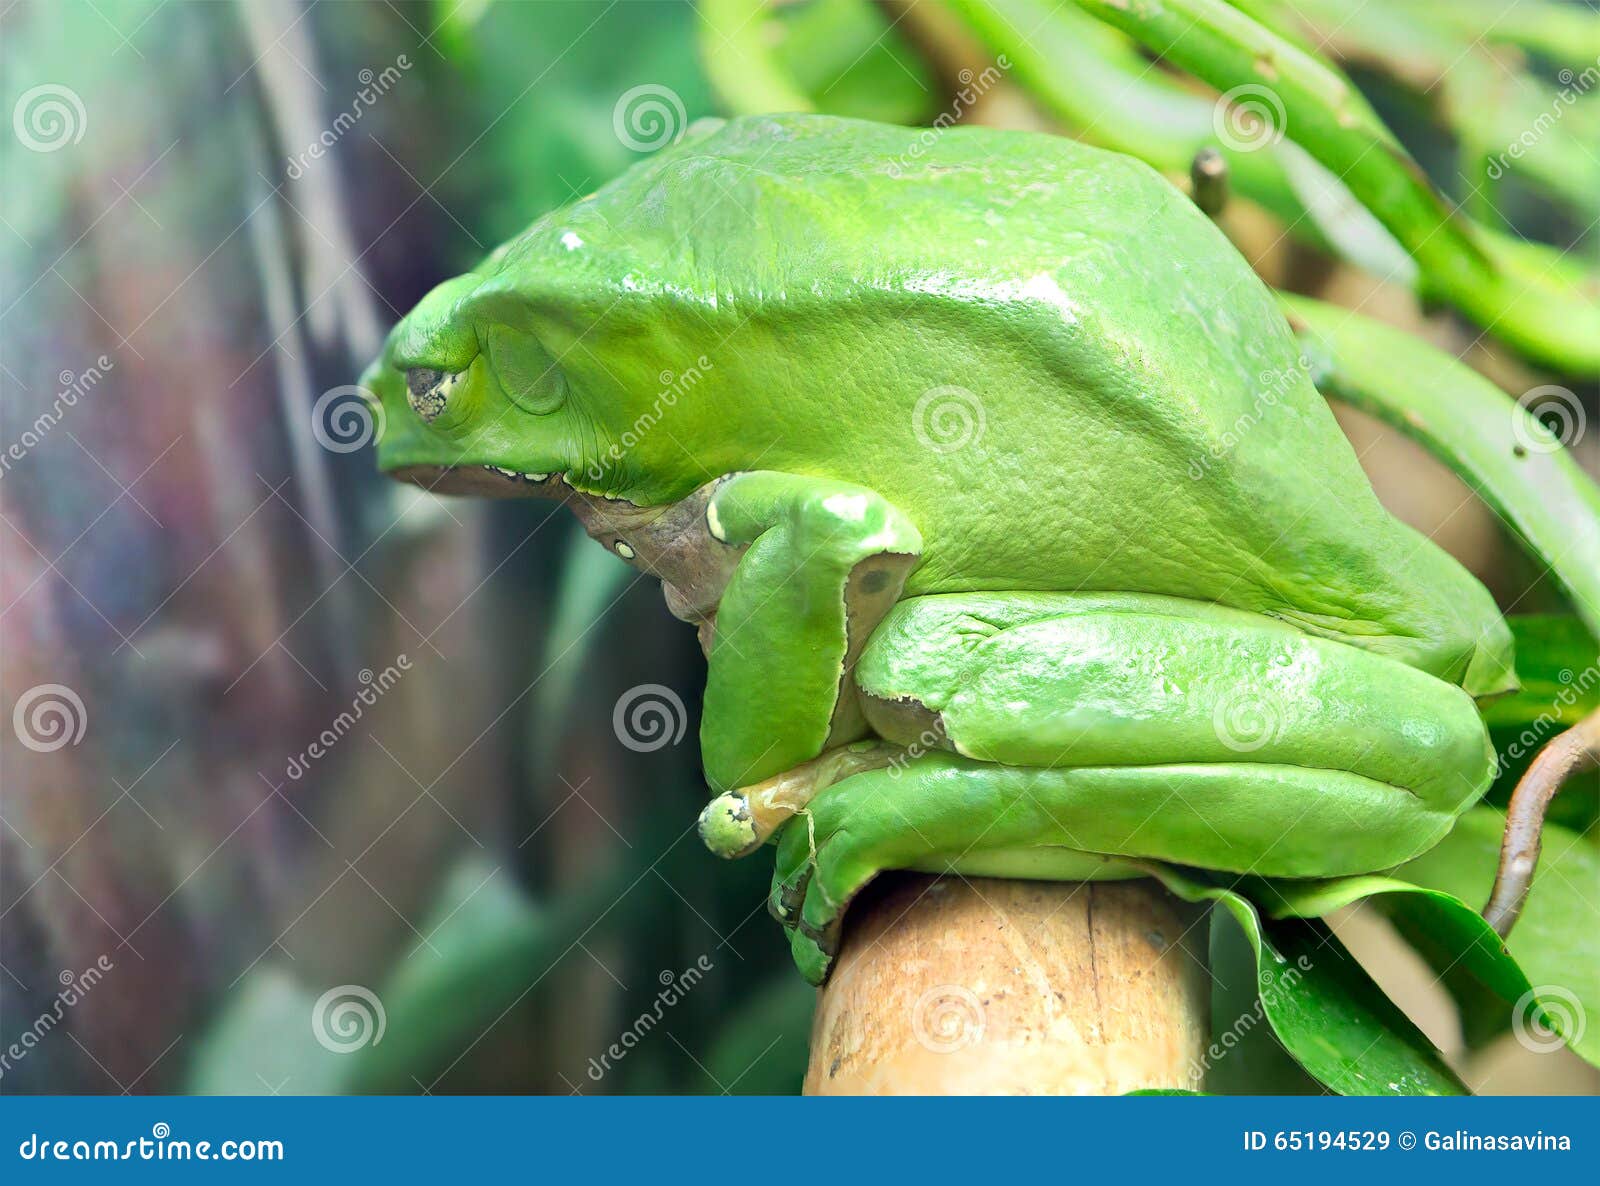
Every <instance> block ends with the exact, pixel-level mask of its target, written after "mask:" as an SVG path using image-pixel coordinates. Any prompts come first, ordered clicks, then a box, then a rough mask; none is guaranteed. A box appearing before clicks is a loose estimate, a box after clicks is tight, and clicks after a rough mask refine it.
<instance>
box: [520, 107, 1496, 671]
mask: <svg viewBox="0 0 1600 1186" xmlns="http://www.w3.org/2000/svg"><path fill="white" fill-rule="evenodd" d="M593 206H594V207H595V209H594V210H593V211H592V212H591V213H590V214H589V215H588V216H586V215H585V213H584V210H583V207H582V206H579V207H573V208H569V209H568V210H567V211H564V212H562V215H561V218H560V219H558V220H557V222H555V223H552V224H550V225H549V226H548V227H546V229H545V231H544V233H545V234H546V235H554V234H557V233H568V232H570V231H572V229H573V228H574V227H575V228H576V233H579V234H581V235H583V236H584V237H585V238H586V240H587V239H597V240H608V241H609V244H610V246H609V249H608V250H609V252H610V253H611V258H610V259H608V260H607V261H606V262H605V263H604V264H602V265H601V266H600V268H599V270H598V271H597V273H596V274H597V275H604V276H605V277H606V278H607V279H606V281H605V282H606V283H607V284H613V285H614V283H615V277H616V276H619V275H626V276H627V277H629V284H628V285H626V286H625V287H627V288H629V290H630V291H632V292H635V293H637V292H639V291H642V290H652V292H653V300H642V299H641V300H636V301H635V302H634V305H633V307H634V309H635V310H636V311H637V315H638V316H639V317H640V318H641V319H648V320H649V321H650V322H651V323H652V324H653V325H659V324H662V323H665V322H671V321H673V320H674V318H675V317H676V318H677V319H678V322H679V326H680V328H679V331H678V332H679V337H680V338H681V339H682V340H681V341H679V342H677V343H676V344H675V347H674V348H675V349H679V350H687V351H688V352H689V354H690V356H691V357H692V356H693V355H694V354H696V353H699V352H701V351H702V350H705V351H708V352H710V353H712V354H714V355H715V358H716V369H715V371H714V372H713V374H712V376H711V378H710V379H709V381H707V382H705V383H703V384H702V385H701V386H700V387H699V388H698V389H697V391H696V393H695V396H694V401H693V402H694V404H695V405H696V407H695V408H694V409H690V410H687V411H686V412H685V413H684V414H686V415H691V416H692V415H695V414H697V413H698V414H699V415H700V416H701V417H702V419H701V421H700V422H699V423H698V424H696V425H693V426H692V430H693V432H694V436H695V439H696V440H697V441H702V440H703V441H705V442H706V449H705V451H704V453H703V454H702V457H701V460H702V461H703V462H704V463H705V464H707V465H709V466H710V468H712V469H714V470H716V469H722V468H744V467H746V466H748V465H750V464H754V463H757V460H758V459H757V458H756V457H755V453H759V454H760V457H759V464H760V465H761V466H763V467H764V468H788V469H794V470H797V471H800V472H825V473H828V474H830V475H832V476H837V477H842V478H847V479H849V480H854V481H858V482H861V483H863V484H866V485H870V486H873V487H875V488H877V489H878V490H880V492H882V493H883V494H884V495H885V496H886V497H888V498H890V499H892V500H893V501H895V502H897V503H898V504H900V505H901V506H903V507H904V508H905V509H906V510H907V511H908V512H909V513H911V514H912V515H913V517H914V518H915V520H916V521H917V523H918V525H919V527H920V528H921V529H922V530H923V533H924V537H925V538H926V539H927V541H928V545H929V547H928V554H927V558H926V560H925V562H924V564H923V565H922V567H921V568H920V569H919V570H918V572H917V574H916V575H915V577H914V579H913V591H914V592H934V591H948V590H954V589H960V588H990V589H998V588H1031V589H1067V590H1070V589H1096V590H1129V591H1143V592H1157V593H1170V594H1177V595H1181V596H1189V597H1195V598H1199V599H1203V600H1212V601H1218V602H1222V603H1225V604H1231V605H1236V606H1239V607H1241V608H1245V609H1251V610H1255V611H1257V612H1262V613H1268V614H1271V615H1272V616H1275V617H1281V618H1285V619H1288V620H1291V621H1294V622H1296V623H1297V624H1299V625H1301V626H1302V627H1304V628H1306V629H1309V630H1311V631H1313V632H1316V633H1320V634H1325V635H1329V636H1332V637H1336V638H1342V639H1344V640H1346V641H1350V642H1354V643H1356V644H1358V645H1363V646H1368V647H1371V648H1372V649H1376V650H1380V651H1385V652H1388V653H1393V654H1396V655H1397V656H1399V657H1402V658H1404V659H1406V660H1407V661H1409V662H1413V663H1415V664H1416V665H1417V666H1420V667H1423V668H1424V669H1425V670H1430V671H1433V672H1435V673H1436V674H1440V675H1442V676H1445V677H1446V678H1451V679H1456V680H1462V681H1463V682H1465V683H1466V684H1467V686H1468V687H1469V689H1470V690H1473V691H1475V692H1486V691H1489V690H1491V689H1494V688H1496V687H1502V686H1505V684H1506V683H1507V682H1508V680H1509V664H1510V658H1509V639H1508V635H1507V634H1506V631H1505V628H1504V625H1503V623H1501V621H1500V618H1499V615H1498V613H1497V611H1496V610H1495V607H1494V605H1493V603H1492V601H1491V600H1490V598H1489V597H1488V594H1487V593H1486V592H1485V591H1484V589H1483V588H1482V586H1480V585H1479V584H1478V583H1477V582H1476V581H1475V580H1473V578H1472V577H1470V576H1469V575H1468V574H1467V573H1466V572H1465V571H1464V570H1462V569H1461V568H1460V567H1459V566H1458V565H1456V564H1455V563H1454V562H1453V561H1452V560H1450V558H1449V557H1448V556H1446V555H1445V554H1444V553H1443V552H1441V551H1440V550H1439V549H1437V548H1436V547H1435V546H1434V545H1433V544H1432V543H1431V542H1429V541H1427V540H1425V539H1422V538H1420V537H1418V536H1416V535H1415V533H1413V532H1411V531H1410V530H1409V529H1408V528H1406V527H1405V526H1404V525H1402V524H1400V523H1399V522H1398V521H1396V520H1394V519H1393V518H1392V517H1390V516H1389V515H1388V514H1387V513H1386V512H1385V511H1384V510H1383V508H1382V507H1381V506H1380V505H1379V504H1378V502H1377V500H1376V498H1375V496H1374V495H1373V493H1372V490H1371V487H1370V486H1369V484H1368V483H1367V480H1366V478H1365V476H1364V475H1363V473H1362V472H1361V470H1360V467H1359V465H1358V464H1357V462H1356V459H1355V456H1354V453H1353V452H1352V450H1351V449H1350V447H1349V445H1348V443H1347V442H1346V440H1345V439H1344V437H1343V435H1342V434H1341V433H1340V431H1339V429H1338V427H1337V425H1336V423H1335V421H1334V420H1333V417H1332V415H1331V413H1330V412H1329V410H1328V408H1327V406H1326V404H1325V403H1324V402H1323V400H1322V398H1321V397H1320V396H1319V395H1318V393H1317V392H1316V390H1315V388H1314V387H1313V385H1312V384H1311V382H1310V379H1309V377H1308V375H1307V373H1306V368H1305V366H1304V363H1303V361H1302V359H1301V353H1300V350H1299V347H1298V345H1297V344H1296V342H1295V340H1294V338H1293V335H1292V334H1291V333H1290V331H1289V328H1288V326H1287V324H1286V323H1285V321H1284V318H1283V316H1282V314H1281V312H1280V311H1279V309H1278V307H1277V304H1276V302H1275V300H1274V299H1273V297H1272V295H1271V293H1270V292H1269V291H1268V290H1267V289H1266V287H1265V286H1264V285H1263V284H1262V283H1261V282H1260V280H1259V279H1258V278H1257V277H1256V276H1255V275H1254V273H1253V272H1252V271H1251V270H1250V268H1249V266H1248V264H1247V263H1246V262H1245V261H1244V260H1243V258H1242V257H1240V256H1239V254H1238V253H1237V251H1235V250H1234V248H1233V247H1232V245H1231V244H1230V243H1229V242H1228V241H1227V239H1226V238H1225V237H1224V236H1223V235H1222V234H1221V233H1220V232H1219V231H1218V230H1217V229H1216V228H1215V227H1214V226H1213V225H1212V224H1211V223H1210V221H1209V220H1208V219H1206V218H1205V217H1204V216H1203V215H1202V214H1201V213H1200V212H1199V211H1198V210H1197V209H1196V208H1195V207H1194V206H1193V204H1192V203H1191V202H1189V201H1188V200H1187V199H1186V198H1185V197H1184V196H1183V195H1182V194H1181V193H1179V192H1178V191H1177V190H1176V189H1174V188H1173V187H1172V186H1170V185H1169V184H1167V183H1166V182H1165V181H1164V180H1163V179H1162V178H1161V177H1160V176H1159V175H1158V174H1156V173H1155V172H1154V171H1152V170H1150V169H1149V168H1148V167H1146V166H1145V165H1143V164H1142V163H1140V162H1138V161H1135V160H1133V159H1132V158H1129V157H1125V156H1121V155H1119V154H1115V153H1108V152H1103V151H1100V150H1096V149H1093V148H1089V147H1087V146H1084V145H1080V144H1077V143H1074V142H1072V141H1068V140H1064V139H1061V138H1059V137H1054V136H1045V135H1040V134H1033V133H1020V132H1000V131H994V130H988V129H950V130H946V131H942V132H941V131H937V130H929V129H911V128H898V127H891V126H887V125H881V124H872V123H864V122H859V121H851V120H841V119H833V118H828V117H820V116H772V117H756V118H746V119H739V120H733V121H730V122H728V123H726V124H723V125H720V126H719V127H717V128H715V130H705V131H700V132H698V133H696V134H694V135H691V136H690V137H688V138H687V139H686V141H685V142H684V143H682V144H680V145H678V146H677V147H675V148H674V149H672V150H670V151H669V152H668V153H664V154H662V155H661V156H659V157H657V158H655V159H653V160H652V161H651V162H649V163H648V164H646V165H645V166H642V167H639V168H636V169H635V170H632V171H630V172H629V173H628V174H625V175H624V176H623V177H622V178H620V179H619V180H618V181H616V182H614V183H612V185H611V186H609V187H607V188H606V189H605V190H602V191H601V192H600V194H599V195H597V198H596V200H595V201H594V203H593ZM536 230H537V228H536ZM612 230H616V231H617V232H618V234H617V235H614V236H612V235H610V232H611V231H612ZM608 236H609V239H608ZM528 249H529V250H539V249H540V248H538V247H537V245H534V246H533V247H531V248H528ZM628 297H629V293H628V292H617V291H615V289H614V288H613V289H608V290H607V291H606V292H604V293H600V294H597V295H596V297H595V299H596V301H601V300H604V301H614V300H615V299H618V298H620V299H622V300H623V302H624V304H626V302H627V300H628ZM680 313H681V315H680ZM618 315H619V314H612V316H614V317H615V316H618ZM620 315H621V316H623V317H624V318H625V317H626V315H627V314H626V313H622V314H620ZM719 442H721V443H722V444H723V445H725V448H722V450H721V451H720V452H719ZM746 449H748V450H749V451H750V452H751V456H748V457H746V456H744V455H743V454H742V453H741V450H746Z"/></svg>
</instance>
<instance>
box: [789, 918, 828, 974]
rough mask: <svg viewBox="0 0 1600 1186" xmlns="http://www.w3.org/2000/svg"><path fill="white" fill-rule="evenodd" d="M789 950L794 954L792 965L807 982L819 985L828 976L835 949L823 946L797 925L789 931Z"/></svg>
mask: <svg viewBox="0 0 1600 1186" xmlns="http://www.w3.org/2000/svg"><path fill="white" fill-rule="evenodd" d="M789 950H790V952H791V953H792V954H793V955H794V965H795V967H796V968H798V969H800V975H802V976H804V977H805V978H806V980H807V982H809V983H811V984H815V985H819V986H820V985H821V984H822V982H823V981H825V980H826V979H827V978H828V972H829V970H830V969H831V968H832V967H833V957H834V955H835V954H837V952H836V950H828V949H826V948H824V946H823V945H822V943H820V942H819V941H818V940H817V939H815V938H813V937H812V936H811V935H808V934H807V933H806V932H805V931H804V930H801V929H800V928H798V927H797V928H796V929H795V930H793V931H791V932H790V933H789Z"/></svg>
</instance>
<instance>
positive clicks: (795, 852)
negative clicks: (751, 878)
mask: <svg viewBox="0 0 1600 1186" xmlns="http://www.w3.org/2000/svg"><path fill="white" fill-rule="evenodd" d="M809 824H810V820H809V819H807V818H802V819H798V820H795V821H793V822H792V823H790V824H789V825H788V826H787V827H785V828H784V830H783V833H782V834H781V835H780V836H779V837H778V859H777V861H776V862H775V864H774V866H773V870H772V891H771V893H770V894H769V895H768V896H767V911H768V912H769V913H770V914H771V915H772V917H773V918H775V919H777V920H778V921H779V922H780V923H782V924H783V925H784V926H785V927H790V928H792V927H793V926H794V925H795V923H797V922H798V921H799V919H800V907H801V905H802V904H803V903H804V902H805V897H806V890H807V889H808V888H809V887H810V884H811V876H812V872H813V864H812V858H813V857H814V855H815V851H814V848H813V845H812V834H811V830H810V827H809Z"/></svg>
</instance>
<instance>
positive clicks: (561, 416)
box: [361, 261, 585, 497]
mask: <svg viewBox="0 0 1600 1186" xmlns="http://www.w3.org/2000/svg"><path fill="white" fill-rule="evenodd" d="M492 262H493V261H491V263H492ZM489 266H490V265H485V268H486V269H487V268H488V267H489ZM548 340H549V339H548V336H547V334H546V333H545V332H542V326H541V324H540V319H539V317H538V316H537V314H536V310H535V309H533V308H532V307H531V306H530V304H529V303H528V302H527V301H525V300H522V299H520V298H519V297H518V295H517V294H516V293H514V292H510V291H508V290H507V288H506V286H505V285H503V284H497V283H495V278H494V276H493V275H492V274H486V272H485V270H482V269H480V270H479V271H477V272H469V273H468V274H466V275H464V276H457V277H456V278H454V279H452V280H447V281H446V282H445V283H443V284H441V285H439V286H438V287H437V288H435V289H434V290H433V291H432V292H430V293H429V294H428V295H427V296H426V297H425V298H423V300H422V301H421V302H420V303H419V304H418V305H417V307H416V308H415V309H413V310H412V311H411V313H410V314H409V315H408V316H407V317H406V318H405V319H404V320H403V321H401V322H400V324H399V325H397V326H395V328H394V330H393V331H392V332H391V333H390V335H389V339H388V341H387V343H386V344H385V346H384V350H383V354H382V356H381V357H380V358H379V359H378V361H376V362H375V363H373V365H372V366H371V367H370V368H368V370H367V372H366V374H365V375H363V376H362V381H361V386H362V387H363V388H364V389H365V390H366V391H367V392H368V393H370V394H371V395H373V396H374V397H376V399H377V401H378V403H379V405H380V407H381V412H382V425H383V431H382V435H381V437H380V439H379V446H378V460H379V465H380V466H381V468H382V469H383V470H385V471H386V472H387V473H389V475H390V476H391V477H395V478H398V479H400V480H401V481H407V482H414V483H416V484H418V485H420V486H423V487H425V488H427V489H429V490H433V491H436V492H438V493H443V494H472V495H479V496H487V497H516V496H519V495H536V494H540V493H544V492H546V491H547V490H551V489H554V488H555V487H556V486H557V485H558V481H557V480H556V479H557V476H558V475H560V474H562V473H564V472H566V471H567V470H569V469H572V468H574V467H580V468H581V467H582V465H583V463H584V461H585V459H584V458H583V457H581V456H579V455H578V454H577V453H576V452H575V451H574V450H573V448H572V443H573V441H574V440H575V439H577V438H578V434H577V433H576V432H575V431H574V428H575V425H574V423H573V410H572V408H571V406H570V404H569V397H570V395H571V390H570V387H569V376H568V372H567V370H566V368H564V367H563V366H562V365H561V364H560V363H559V362H558V361H557V359H556V356H555V355H554V353H553V352H552V351H551V349H550V347H549V346H547V345H546V342H547V341H548Z"/></svg>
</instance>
